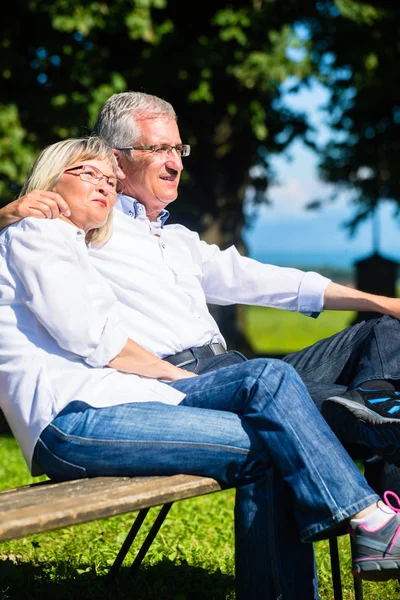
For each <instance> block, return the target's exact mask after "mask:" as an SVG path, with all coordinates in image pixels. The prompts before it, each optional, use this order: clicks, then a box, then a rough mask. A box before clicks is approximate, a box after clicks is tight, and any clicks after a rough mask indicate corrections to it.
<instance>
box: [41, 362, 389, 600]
mask: <svg viewBox="0 0 400 600" xmlns="http://www.w3.org/2000/svg"><path fill="white" fill-rule="evenodd" d="M171 385H173V387H175V388H176V389H179V390H181V391H183V392H185V393H186V394H187V395H186V398H185V399H184V400H183V401H182V403H181V404H180V405H178V406H171V405H167V404H162V403H158V402H154V403H151V402H147V403H140V402H138V403H130V404H121V405H117V406H112V407H104V408H97V409H95V408H92V407H89V406H88V405H86V404H83V403H82V402H72V403H71V404H69V405H68V406H67V407H66V409H64V410H63V411H62V412H61V413H60V414H59V415H58V416H57V417H56V418H55V419H54V421H53V422H52V423H51V424H50V425H49V426H48V427H47V428H46V429H45V430H44V431H43V433H42V435H41V437H40V440H39V442H38V444H37V446H36V449H35V460H36V461H37V462H38V463H39V464H40V465H41V467H42V468H43V469H44V471H45V472H46V473H47V475H49V476H50V477H52V478H54V479H71V478H76V477H93V476H98V475H106V476H107V475H109V476H112V475H125V476H143V475H172V474H176V473H189V474H198V475H205V476H210V477H213V478H215V479H217V480H219V481H220V482H221V483H222V484H223V485H224V486H226V487H235V488H236V506H235V560H236V589H237V592H236V597H237V599H238V600H277V599H282V600H292V599H297V598H302V599H303V598H304V599H307V600H308V599H310V600H311V599H312V600H315V599H318V598H319V596H318V591H317V582H316V577H315V570H314V556H313V549H312V544H311V543H310V542H312V541H315V540H317V539H321V538H324V537H328V536H329V535H330V534H331V533H332V531H331V530H332V528H334V527H336V526H338V525H340V524H341V523H343V521H344V520H346V519H347V518H348V517H350V516H351V515H353V514H354V513H356V512H357V511H359V510H361V509H363V508H365V507H366V506H368V505H370V504H372V503H373V502H375V501H377V500H378V496H377V495H376V494H375V493H374V491H373V490H372V489H371V488H370V487H369V486H368V485H367V483H366V482H365V480H364V478H363V476H362V475H361V473H360V471H359V469H358V468H357V467H356V466H355V465H354V462H353V461H352V460H351V458H350V457H349V456H348V454H347V453H346V451H345V450H344V449H343V447H342V446H341V444H340V443H339V442H338V441H337V439H336V437H335V436H334V434H333V433H332V432H331V430H330V428H329V427H328V426H327V424H326V423H325V421H324V420H323V418H322V417H321V415H320V413H319V412H318V409H317V408H316V407H315V405H314V403H313V401H312V400H311V398H310V396H309V394H308V392H307V389H306V388H305V386H304V384H303V382H302V381H301V379H300V377H299V376H298V375H297V373H296V372H295V370H294V369H293V367H291V366H290V365H288V364H285V363H283V362H282V361H278V360H267V359H255V360H249V361H245V362H242V363H240V364H236V365H233V366H228V367H223V368H221V369H217V370H215V371H213V372H211V373H207V374H204V375H200V376H198V377H195V378H191V379H181V380H179V381H177V382H174V383H173V384H171ZM303 542H308V543H303Z"/></svg>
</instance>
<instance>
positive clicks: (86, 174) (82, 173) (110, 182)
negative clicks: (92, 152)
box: [64, 165, 124, 194]
mask: <svg viewBox="0 0 400 600" xmlns="http://www.w3.org/2000/svg"><path fill="white" fill-rule="evenodd" d="M73 171H76V173H73ZM64 173H68V174H70V175H78V176H79V177H80V178H81V179H82V181H87V182H88V183H92V184H93V185H97V184H98V183H100V181H102V180H103V179H104V180H105V182H106V186H107V187H108V188H109V190H110V192H112V193H113V194H120V193H121V192H122V190H123V189H124V184H123V183H122V181H120V180H119V179H117V178H116V177H109V176H108V175H104V173H102V172H101V171H100V169H98V168H97V167H93V166H92V165H80V166H79V167H72V168H71V169H65V171H64Z"/></svg>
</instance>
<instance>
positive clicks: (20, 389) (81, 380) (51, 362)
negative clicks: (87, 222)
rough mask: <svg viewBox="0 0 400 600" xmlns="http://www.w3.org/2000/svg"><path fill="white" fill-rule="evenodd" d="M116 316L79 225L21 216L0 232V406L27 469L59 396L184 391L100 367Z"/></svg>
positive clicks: (148, 397) (168, 396) (102, 401)
mask: <svg viewBox="0 0 400 600" xmlns="http://www.w3.org/2000/svg"><path fill="white" fill-rule="evenodd" d="M123 320H124V317H123V315H122V316H121V312H120V307H119V304H118V301H117V300H116V298H115V295H114V293H113V292H112V290H111V288H110V286H109V285H108V284H107V282H106V281H105V280H104V278H103V277H101V275H99V273H98V272H97V270H96V269H95V267H94V266H93V264H92V263H91V260H90V258H89V254H88V248H87V247H86V244H85V234H84V232H83V231H81V230H79V229H77V228H75V227H74V226H72V225H70V224H69V223H66V222H64V221H62V220H61V219H56V220H55V221H50V220H38V219H34V218H27V219H24V220H23V221H20V222H19V223H17V224H14V225H11V226H10V227H8V228H7V229H5V230H4V231H3V232H2V233H1V234H0V407H1V408H2V410H3V412H4V414H5V416H6V419H7V421H8V423H9V425H10V427H11V429H12V432H13V434H14V436H15V438H16V439H17V441H18V443H19V445H20V447H21V449H22V452H23V454H24V457H25V460H26V462H27V464H28V467H29V468H30V469H31V472H32V473H33V474H38V471H35V469H34V466H33V465H32V454H33V449H34V446H35V444H36V442H37V439H38V437H39V435H40V433H41V432H42V430H43V429H44V428H45V427H46V426H47V425H48V424H49V423H50V422H51V421H52V420H53V419H54V418H55V416H56V415H57V414H58V413H59V412H60V411H61V410H62V409H63V408H64V407H65V406H66V405H67V404H68V403H69V402H71V401H73V400H81V401H83V402H86V403H88V404H90V405H92V406H96V407H101V406H111V405H115V404H122V403H124V402H141V401H159V402H166V403H169V404H178V403H179V402H180V401H181V400H182V398H184V394H182V393H181V392H178V391H177V390H175V389H173V388H171V387H170V386H168V385H166V384H164V383H162V382H160V381H157V380H155V379H149V378H142V377H138V376H137V375H131V374H126V373H121V372H119V371H116V370H115V369H111V368H109V367H106V365H107V364H108V363H109V361H110V360H112V359H113V358H115V356H116V355H117V354H118V353H119V352H120V351H121V350H122V348H123V347H124V346H125V344H126V341H127V337H128V336H127V332H126V327H125V325H124V323H123ZM104 367H105V368H104Z"/></svg>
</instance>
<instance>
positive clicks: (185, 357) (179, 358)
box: [164, 344, 227, 367]
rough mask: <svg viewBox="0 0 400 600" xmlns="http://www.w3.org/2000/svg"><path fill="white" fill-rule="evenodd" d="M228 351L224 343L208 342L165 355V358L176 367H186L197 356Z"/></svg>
mask: <svg viewBox="0 0 400 600" xmlns="http://www.w3.org/2000/svg"><path fill="white" fill-rule="evenodd" d="M226 352H227V350H226V349H225V347H224V346H223V345H222V344H206V345H205V346H199V347H198V348H189V349H188V350H183V352H178V353H177V354H171V356H165V357H164V360H167V361H168V362H169V363H171V364H172V365H175V367H185V366H186V365H190V363H192V362H194V361H195V360H196V358H206V357H210V356H216V355H217V354H225V353H226Z"/></svg>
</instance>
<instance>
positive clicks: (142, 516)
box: [106, 502, 172, 584]
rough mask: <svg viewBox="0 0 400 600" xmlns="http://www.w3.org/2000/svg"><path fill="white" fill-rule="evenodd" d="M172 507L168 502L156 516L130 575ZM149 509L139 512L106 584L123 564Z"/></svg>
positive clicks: (142, 557)
mask: <svg viewBox="0 0 400 600" xmlns="http://www.w3.org/2000/svg"><path fill="white" fill-rule="evenodd" d="M171 506H172V502H170V503H169V504H164V506H163V507H162V508H161V510H160V512H159V513H158V515H157V518H156V519H155V521H154V523H153V525H152V527H151V529H150V531H149V533H148V534H147V536H146V539H145V540H144V542H143V544H142V546H141V548H140V550H139V552H138V553H137V555H136V558H135V560H134V562H133V564H132V566H131V568H130V572H129V573H130V575H132V576H133V575H134V574H135V573H136V571H137V570H138V568H139V567H140V565H141V564H142V562H143V559H144V557H145V556H146V554H147V551H148V550H149V548H150V546H151V544H152V543H153V541H154V538H155V537H156V535H157V533H158V532H159V530H160V527H161V525H162V524H163V523H164V521H165V518H166V516H167V514H168V512H169V510H170V508H171ZM149 510H150V509H149V508H143V509H142V510H141V511H139V513H138V515H137V517H136V519H135V521H134V523H133V525H132V527H131V529H130V531H129V533H128V535H127V536H126V538H125V541H124V543H123V544H122V546H121V549H120V551H119V552H118V554H117V557H116V559H115V561H114V562H113V564H112V566H111V568H110V570H109V572H108V573H107V576H106V583H107V584H109V583H111V582H112V581H114V579H115V577H116V575H117V573H118V571H119V569H120V567H121V565H122V563H123V562H124V559H125V557H126V555H127V554H128V552H129V549H130V547H131V546H132V544H133V542H134V541H135V538H136V536H137V534H138V533H139V530H140V528H141V527H142V525H143V522H144V520H145V518H146V516H147V513H148V512H149Z"/></svg>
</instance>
